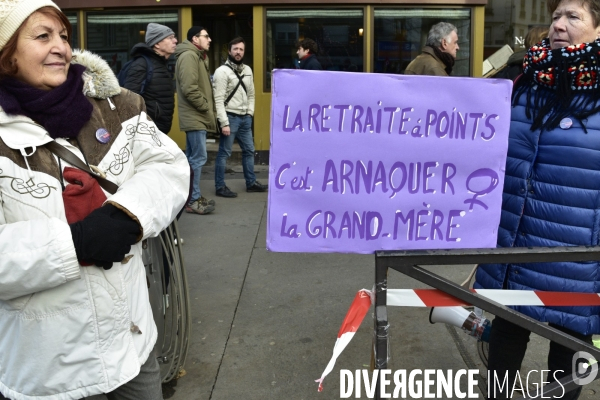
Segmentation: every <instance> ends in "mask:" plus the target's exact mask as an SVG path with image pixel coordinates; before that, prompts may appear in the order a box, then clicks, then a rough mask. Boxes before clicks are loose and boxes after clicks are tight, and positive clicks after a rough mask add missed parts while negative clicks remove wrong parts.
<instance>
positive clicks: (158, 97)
mask: <svg viewBox="0 0 600 400" xmlns="http://www.w3.org/2000/svg"><path fill="white" fill-rule="evenodd" d="M176 46H177V38H176V37H175V32H173V30H172V29H171V28H169V27H168V26H165V25H160V24H155V23H154V22H151V23H149V24H148V27H147V28H146V43H138V44H136V45H135V46H133V48H132V49H131V57H133V58H134V61H133V63H132V65H131V66H130V67H129V70H128V72H127V79H126V80H125V85H124V86H123V87H124V88H125V89H129V90H131V91H132V92H134V93H137V94H139V95H141V96H142V97H143V98H144V101H145V102H146V110H147V113H148V115H149V116H150V118H152V120H153V121H154V122H155V123H156V126H157V127H158V129H160V131H161V132H163V133H166V134H169V132H170V131H171V123H172V122H173V112H174V111H175V95H174V94H173V75H172V74H171V73H170V72H169V69H168V68H167V60H168V59H169V57H171V55H172V54H173V53H175V48H176ZM144 56H146V57H144ZM146 60H149V61H150V62H151V63H152V65H150V66H148V63H147V62H146ZM148 68H151V71H152V77H151V79H150V81H149V82H146V78H147V76H148V75H147V73H148Z"/></svg>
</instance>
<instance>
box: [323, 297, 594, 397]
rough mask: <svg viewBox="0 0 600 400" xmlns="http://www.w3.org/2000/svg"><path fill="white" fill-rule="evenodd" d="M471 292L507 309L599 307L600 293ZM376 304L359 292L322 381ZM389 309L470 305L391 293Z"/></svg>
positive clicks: (454, 299) (444, 299)
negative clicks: (509, 307) (373, 304)
mask: <svg viewBox="0 0 600 400" xmlns="http://www.w3.org/2000/svg"><path fill="white" fill-rule="evenodd" d="M472 292H474V293H477V294H479V295H481V296H483V297H486V298H488V299H490V300H493V301H495V302H497V303H500V304H502V305H505V306H554V307H556V306H600V293H573V292H538V291H531V290H502V289H498V290H496V289H474V290H472ZM373 300H374V298H373V292H371V291H370V290H366V289H362V290H359V291H358V293H357V294H356V296H355V297H354V301H353V302H352V304H351V305H350V308H349V309H348V313H346V317H345V318H344V321H343V322H342V326H341V327H340V330H339V332H338V337H337V340H336V342H335V346H334V347H333V355H332V357H331V360H329V363H328V364H327V367H326V368H325V371H323V374H322V375H321V378H320V379H317V380H316V381H315V382H318V383H319V392H321V391H323V379H325V377H326V376H327V375H328V374H329V373H330V372H331V371H333V367H334V365H335V362H336V360H337V358H338V357H339V355H340V354H341V353H342V351H343V350H344V349H345V348H346V346H347V345H348V343H350V341H351V340H352V338H353V337H354V334H355V333H356V331H357V330H358V327H359V326H360V324H361V322H362V321H363V319H364V318H365V315H367V312H368V311H369V308H370V307H371V303H372V301H373ZM387 305H388V306H401V307H454V306H466V305H469V304H467V303H465V302H463V301H461V300H459V299H457V298H456V297H453V296H450V295H449V294H447V293H444V292H442V291H441V290H438V289H388V291H387Z"/></svg>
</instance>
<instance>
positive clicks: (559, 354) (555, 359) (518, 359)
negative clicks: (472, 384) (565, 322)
mask: <svg viewBox="0 0 600 400" xmlns="http://www.w3.org/2000/svg"><path fill="white" fill-rule="evenodd" d="M550 326H551V327H553V328H556V329H558V330H560V331H563V332H565V333H567V334H569V335H571V336H573V337H575V338H577V339H580V340H582V341H584V342H586V343H589V344H592V335H588V336H586V335H582V334H580V333H577V332H574V331H572V330H570V329H567V328H564V327H562V326H558V325H554V324H550ZM530 333H531V332H530V331H528V330H527V329H525V328H522V327H520V326H518V325H515V324H513V323H511V322H508V321H507V320H505V319H502V318H499V317H496V318H494V321H493V323H492V330H491V332H490V351H489V357H488V371H489V372H490V375H489V376H490V378H491V381H490V383H489V385H488V387H489V388H490V391H491V393H488V399H509V398H510V391H511V390H512V386H513V383H514V382H515V378H516V375H517V371H519V370H520V369H521V363H522V361H523V358H524V357H525V351H526V350H527V343H528V342H529V334H530ZM574 354H575V351H573V350H571V349H568V348H566V347H564V346H562V345H559V344H558V343H555V342H552V341H550V350H549V352H548V369H549V370H550V371H549V372H548V378H547V379H546V381H547V382H549V383H552V382H554V381H555V379H554V371H559V370H563V371H562V372H557V373H556V378H557V379H561V378H564V377H565V376H567V375H571V373H572V372H573V369H572V368H573V367H572V359H573V355H574ZM494 372H495V373H496V375H497V376H498V381H499V382H500V383H502V380H503V379H504V377H505V376H508V385H507V386H508V390H506V387H505V389H504V390H502V391H500V390H499V388H498V387H497V386H496V391H495V396H494V392H493V390H494V385H493V382H494V381H493V379H494V375H493V373H494ZM521 381H522V382H523V385H526V381H527V380H526V376H525V373H523V374H521ZM539 383H540V382H539V381H538V384H539ZM582 388H583V387H582V386H579V387H578V388H577V389H575V390H573V391H571V392H567V393H565V394H564V396H563V397H561V400H576V399H577V398H578V397H579V394H580V393H581V390H582ZM523 389H525V394H527V389H526V388H523ZM538 390H539V389H538ZM534 391H535V389H531V390H530V394H531V396H535V395H536V393H534ZM522 393H523V392H520V391H516V390H515V395H517V394H522ZM537 395H538V396H540V394H539V393H538V394H537ZM559 395H560V392H559V393H558V394H557V396H559Z"/></svg>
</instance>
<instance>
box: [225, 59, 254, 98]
mask: <svg viewBox="0 0 600 400" xmlns="http://www.w3.org/2000/svg"><path fill="white" fill-rule="evenodd" d="M223 65H225V66H227V67H229V69H231V70H232V71H233V73H234V74H235V76H237V78H238V80H239V81H238V84H237V85H236V86H235V88H234V89H233V90H232V91H231V93H229V96H227V99H225V102H224V103H223V104H224V105H225V107H227V104H229V101H230V100H231V99H232V98H233V96H234V95H235V92H237V90H238V88H239V87H240V85H241V86H242V88H243V89H244V92H246V93H248V89H246V85H244V81H243V80H242V79H243V78H244V75H241V76H240V74H238V72H237V71H236V70H235V69H233V67H232V66H231V65H229V64H223Z"/></svg>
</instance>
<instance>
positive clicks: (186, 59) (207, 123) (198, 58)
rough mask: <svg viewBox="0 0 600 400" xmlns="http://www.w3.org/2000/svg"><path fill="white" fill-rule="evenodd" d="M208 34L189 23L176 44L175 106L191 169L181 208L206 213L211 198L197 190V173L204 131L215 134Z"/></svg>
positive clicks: (210, 207) (202, 157)
mask: <svg viewBox="0 0 600 400" xmlns="http://www.w3.org/2000/svg"><path fill="white" fill-rule="evenodd" d="M210 42H211V40H210V36H208V33H207V32H206V29H204V28H203V27H201V26H193V27H191V28H190V29H189V31H188V33H187V40H185V41H184V42H183V43H181V44H179V45H177V49H176V50H175V56H176V57H177V65H176V79H177V107H178V109H179V126H180V128H181V130H183V131H185V133H186V135H185V136H186V140H185V154H186V156H187V158H188V162H189V163H190V167H191V168H192V172H193V178H192V193H191V196H190V202H189V203H188V204H187V205H186V206H185V211H186V212H189V213H194V214H200V215H204V214H208V213H210V212H212V211H214V209H215V207H214V206H215V202H214V200H208V199H206V198H205V197H204V196H202V194H201V193H200V174H201V172H202V166H203V165H204V164H205V163H206V157H207V154H206V134H207V133H208V132H211V133H215V132H216V131H217V125H216V117H215V116H216V108H215V102H214V99H213V90H212V85H211V82H210V70H209V68H208V49H209V48H210Z"/></svg>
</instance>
